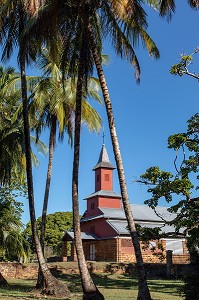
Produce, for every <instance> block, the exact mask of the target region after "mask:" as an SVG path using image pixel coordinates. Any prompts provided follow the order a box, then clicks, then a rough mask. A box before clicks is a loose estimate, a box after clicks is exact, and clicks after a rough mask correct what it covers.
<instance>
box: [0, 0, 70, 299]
mask: <svg viewBox="0 0 199 300" xmlns="http://www.w3.org/2000/svg"><path fill="white" fill-rule="evenodd" d="M0 7H1V15H0V18H1V32H0V40H1V41H2V42H4V49H3V54H2V57H3V59H6V58H7V59H8V58H10V55H11V53H12V50H13V47H14V45H18V47H19V53H18V61H19V67H20V75H21V93H22V103H23V123H24V136H25V154H26V173H27V184H28V199H29V210H30V219H31V226H32V233H33V238H34V243H35V247H36V251H37V257H38V261H39V265H40V267H41V269H42V272H43V275H44V278H45V287H44V289H43V292H45V293H47V294H53V295H57V296H58V295H63V294H64V295H65V296H67V295H69V290H68V288H67V287H66V285H64V284H63V283H61V282H59V281H58V280H57V279H56V278H55V277H53V276H52V274H51V273H50V271H49V269H48V267H47V264H46V262H45V259H44V256H43V253H42V249H41V245H40V241H39V237H38V232H37V226H36V217H35V208H34V190H33V178H32V162H31V145H30V126H29V119H28V97H27V82H26V61H28V54H30V55H32V57H34V54H35V53H34V50H35V48H34V45H33V44H32V45H31V46H32V47H30V48H28V47H27V43H24V42H23V43H22V42H21V39H20V37H21V34H22V32H23V30H24V29H25V26H26V24H27V21H28V19H29V17H28V15H27V13H26V10H25V7H24V3H23V1H11V2H10V1H2V2H1V5H0Z"/></svg>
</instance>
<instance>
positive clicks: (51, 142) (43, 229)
mask: <svg viewBox="0 0 199 300" xmlns="http://www.w3.org/2000/svg"><path fill="white" fill-rule="evenodd" d="M56 124H57V123H56V117H55V116H53V115H52V118H51V128H50V138H49V157H48V170H47V176H46V188H45V193H44V202H43V210H42V222H41V235H40V243H41V248H42V251H43V254H44V248H45V235H46V215H47V207H48V198H49V191H50V183H51V176H52V164H53V155H54V146H55V139H56ZM43 286H44V277H43V273H42V271H41V268H39V271H38V277H37V284H36V288H37V289H40V288H42V287H43Z"/></svg>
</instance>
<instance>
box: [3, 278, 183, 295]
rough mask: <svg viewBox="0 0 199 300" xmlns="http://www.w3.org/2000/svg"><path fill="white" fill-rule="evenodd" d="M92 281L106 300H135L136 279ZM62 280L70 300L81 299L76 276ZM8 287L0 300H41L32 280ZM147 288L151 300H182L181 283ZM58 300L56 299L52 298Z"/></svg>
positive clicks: (167, 282) (154, 284) (15, 281)
mask: <svg viewBox="0 0 199 300" xmlns="http://www.w3.org/2000/svg"><path fill="white" fill-rule="evenodd" d="M93 277H94V281H95V282H96V283H97V285H98V287H99V289H100V291H101V292H102V294H103V295H104V297H105V299H106V300H118V299H119V300H127V299H136V298H137V282H136V279H132V278H129V277H127V276H124V275H116V274H114V275H107V274H98V275H94V276H93ZM62 280H63V281H64V282H66V283H67V284H68V286H69V288H70V290H71V293H72V297H71V299H72V300H79V299H81V286H80V281H79V276H78V275H64V277H62ZM8 282H9V286H8V287H5V288H2V287H1V288H0V300H29V299H41V298H42V296H40V295H39V296H35V294H34V290H33V288H34V285H35V281H33V280H21V279H20V280H19V279H12V280H8ZM148 282H149V288H150V292H151V296H152V299H153V300H180V299H181V300H182V299H183V297H182V296H180V295H179V292H178V290H179V287H180V286H181V285H182V282H181V281H179V280H178V281H177V280H175V281H171V280H149V281H148ZM53 299H54V300H58V299H57V298H56V299H55V298H53Z"/></svg>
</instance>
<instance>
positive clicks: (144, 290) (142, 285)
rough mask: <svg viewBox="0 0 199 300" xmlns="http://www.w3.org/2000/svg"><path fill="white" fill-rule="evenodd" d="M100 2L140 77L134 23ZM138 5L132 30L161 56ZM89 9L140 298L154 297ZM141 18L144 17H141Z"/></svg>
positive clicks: (90, 39)
mask: <svg viewBox="0 0 199 300" xmlns="http://www.w3.org/2000/svg"><path fill="white" fill-rule="evenodd" d="M113 2H114V1H113ZM100 4H101V5H100V9H102V7H103V4H104V11H105V13H107V15H108V18H107V19H108V20H107V26H108V25H109V26H110V23H111V22H112V24H111V25H112V28H113V30H115V32H113V39H114V40H115V43H116V51H117V52H118V53H119V54H121V55H122V54H124V51H126V57H127V59H132V61H133V63H134V64H135V65H136V67H137V74H136V75H137V78H138V79H139V65H138V62H137V58H136V55H135V52H134V50H133V48H132V46H131V44H130V42H129V39H128V37H130V34H131V26H132V25H131V24H130V26H129V24H128V23H127V21H128V22H129V20H126V15H125V14H122V11H121V6H120V7H117V6H114V5H113V6H112V7H111V9H110V10H109V8H108V7H107V3H106V1H101V3H100ZM114 4H115V5H116V4H117V3H116V1H115V3H114ZM122 8H123V10H124V11H125V10H126V7H122ZM138 8H139V9H140V16H141V20H139V19H138V20H136V22H137V24H136V26H137V28H134V27H133V30H135V29H136V30H137V34H138V35H139V36H140V37H141V38H142V40H143V41H144V42H145V44H146V46H147V48H148V51H149V53H150V54H151V55H153V56H155V57H158V56H159V53H158V50H157V48H156V46H155V44H154V43H153V41H152V40H151V39H150V37H149V36H148V34H147V33H146V31H145V30H144V29H143V28H142V26H141V25H144V24H145V20H144V18H143V17H144V13H143V12H142V10H141V8H140V7H139V6H138ZM88 9H89V8H88V7H85V12H86V13H85V14H82V19H83V23H84V26H85V27H84V28H85V29H84V30H85V31H86V37H87V38H86V39H87V41H88V44H89V46H90V50H91V52H92V56H93V60H94V63H95V66H96V69H97V73H98V77H99V80H100V84H101V88H102V93H103V97H104V102H105V106H106V111H107V116H108V122H109V129H110V134H111V139H112V145H113V151H114V154H115V160H116V164H117V170H118V177H119V181H120V188H121V194H122V201H123V206H124V211H125V214H126V218H127V221H128V227H129V230H130V234H131V237H132V241H133V245H134V249H135V255H136V260H137V265H138V270H139V272H138V281H139V292H138V299H151V297H150V293H149V289H148V286H147V281H146V275H145V270H144V265H143V260H142V254H141V249H140V244H139V240H138V236H137V231H136V228H135V222H134V220H133V216H132V212H131V209H130V204H129V199H128V192H127V187H126V182H125V176H124V167H123V163H122V157H121V153H120V148H119V142H118V138H117V134H116V128H115V123H114V116H113V111H112V105H111V101H110V97H109V93H108V87H107V85H106V81H105V76H104V73H103V69H102V65H101V57H100V53H99V47H97V45H99V44H100V43H99V41H98V40H97V39H96V37H97V38H99V36H97V35H96V28H97V24H96V23H95V22H93V24H92V23H91V22H92V21H93V20H94V21H95V18H96V12H97V9H96V10H95V9H93V11H94V13H93V15H92V14H91V15H90V16H89V19H88V18H87V11H88ZM132 9H133V7H132ZM82 11H83V9H82ZM91 11H92V10H91ZM103 17H104V16H103ZM132 17H133V16H131V17H130V19H131V18H132ZM118 18H120V21H121V23H122V26H124V28H125V27H127V29H126V32H125V31H123V30H122V27H119V24H117V23H116V20H117V19H118ZM142 18H143V20H142ZM103 22H104V23H105V20H104V18H103ZM104 26H106V25H104ZM123 49H124V50H123Z"/></svg>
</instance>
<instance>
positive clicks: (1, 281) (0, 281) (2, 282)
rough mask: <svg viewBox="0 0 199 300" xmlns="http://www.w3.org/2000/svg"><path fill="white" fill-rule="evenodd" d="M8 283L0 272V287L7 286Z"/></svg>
mask: <svg viewBox="0 0 199 300" xmlns="http://www.w3.org/2000/svg"><path fill="white" fill-rule="evenodd" d="M7 285H8V282H7V280H6V279H5V278H4V276H3V275H2V274H1V272H0V286H7Z"/></svg>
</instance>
